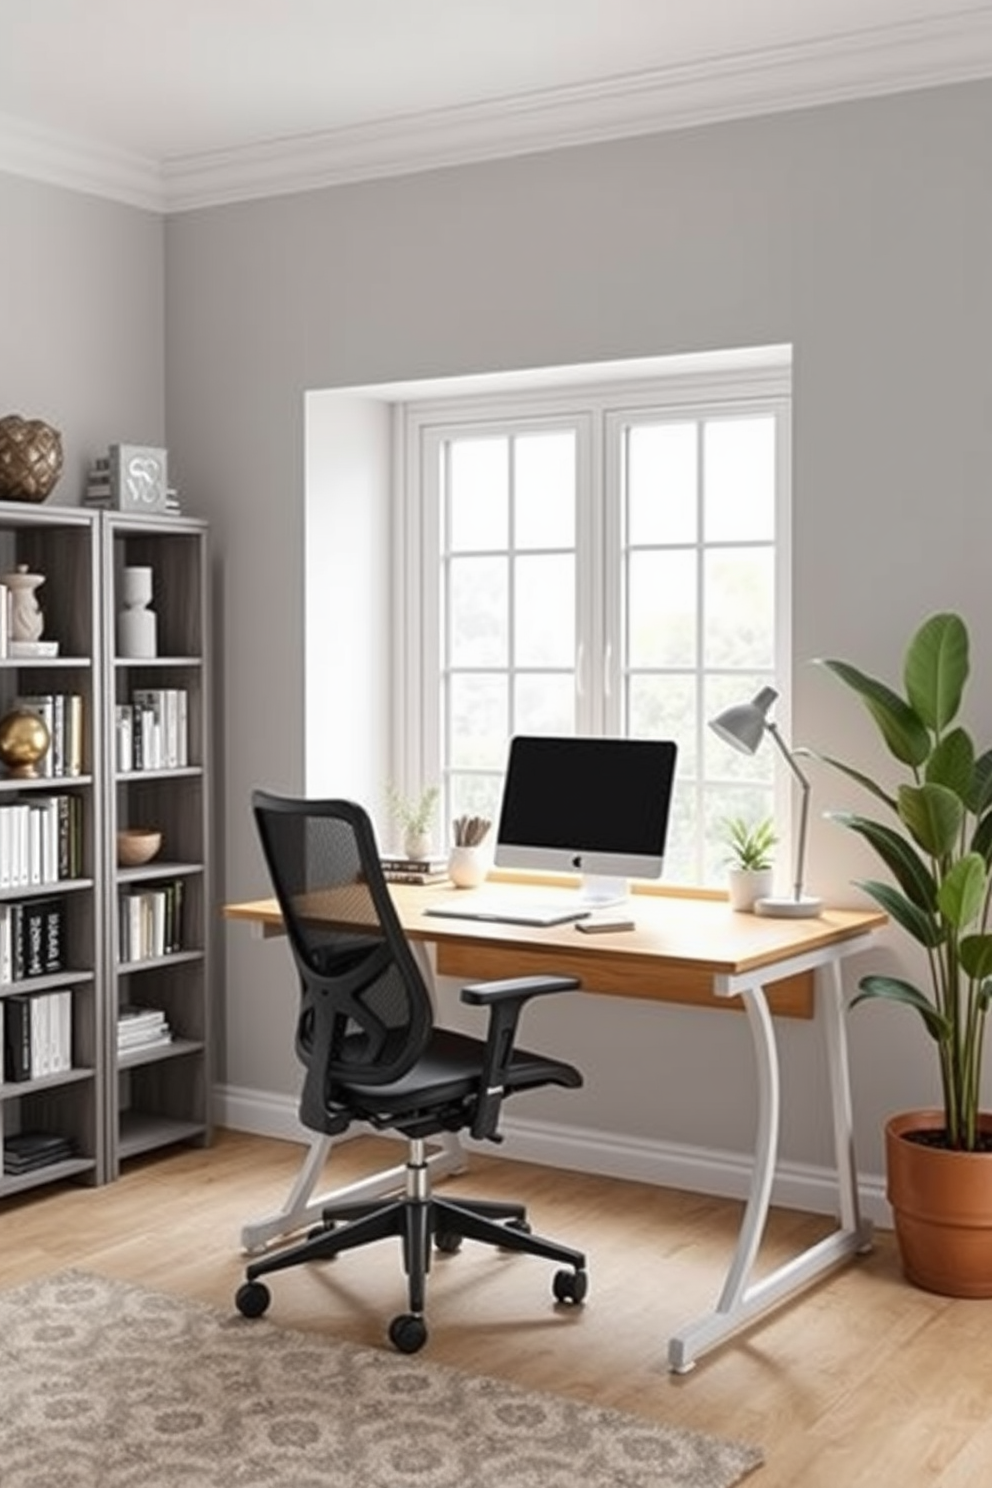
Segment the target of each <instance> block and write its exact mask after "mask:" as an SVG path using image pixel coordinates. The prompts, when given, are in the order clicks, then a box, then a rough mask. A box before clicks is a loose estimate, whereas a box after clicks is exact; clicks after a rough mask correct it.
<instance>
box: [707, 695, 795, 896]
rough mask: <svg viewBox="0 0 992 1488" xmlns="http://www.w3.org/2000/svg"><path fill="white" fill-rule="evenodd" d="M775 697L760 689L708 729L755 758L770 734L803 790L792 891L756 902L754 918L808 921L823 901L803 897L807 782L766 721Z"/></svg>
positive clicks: (781, 741)
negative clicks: (765, 916)
mask: <svg viewBox="0 0 992 1488" xmlns="http://www.w3.org/2000/svg"><path fill="white" fill-rule="evenodd" d="M777 697H778V693H777V692H776V691H775V689H774V687H763V688H762V689H761V691H760V692H759V693H757V694H756V696H755V697H754V698H752V700H751V701H750V702H749V703H738V704H736V705H735V706H734V707H733V708H725V709H724V710H723V712H722V713H720V714H718V715H717V717H716V718H712V719H711V720H710V728H711V729H712V730H713V732H714V733H715V734H717V735H718V736H719V737H720V738H721V739H723V740H724V741H725V742H726V743H727V744H732V745H733V746H734V748H735V749H739V750H740V751H741V753H742V754H754V753H755V752H756V750H757V749H758V746H759V745H760V743H761V741H762V739H763V738H764V736H765V734H766V733H768V734H771V736H772V738H773V739H774V741H775V743H776V744H777V745H778V748H779V749H780V750H781V752H782V755H783V757H784V759H785V762H786V764H787V765H788V766H789V769H790V770H791V771H792V773H793V775H795V777H796V779H797V780H798V781H799V785H800V787H801V789H802V805H801V807H800V811H799V841H798V844H797V846H796V874H795V887H794V891H793V893H792V894H791V895H789V896H785V895H783V896H782V897H776V896H774V895H772V896H769V897H768V898H766V899H759V900H758V901H757V902H756V904H755V906H754V912H755V914H760V915H780V916H785V917H788V918H790V919H797V920H798V919H811V918H813V917H815V916H816V915H818V914H820V913H821V912H822V910H823V900H822V899H816V898H813V897H812V896H811V895H808V894H804V893H803V867H804V864H805V860H806V827H807V823H808V821H809V781H808V780H807V779H806V776H805V775H804V774H803V772H802V770H800V768H799V766H798V765H797V764H796V759H795V755H794V754H793V753H792V751H791V750H790V749H788V748H787V747H786V745H785V741H784V740H783V738H782V735H781V734H780V733H779V731H778V729H777V728H776V726H775V724H774V723H773V722H772V720H771V719H770V718H769V717H768V710H769V709H770V708H771V706H772V704H773V703H774V701H775V699H776V698H777Z"/></svg>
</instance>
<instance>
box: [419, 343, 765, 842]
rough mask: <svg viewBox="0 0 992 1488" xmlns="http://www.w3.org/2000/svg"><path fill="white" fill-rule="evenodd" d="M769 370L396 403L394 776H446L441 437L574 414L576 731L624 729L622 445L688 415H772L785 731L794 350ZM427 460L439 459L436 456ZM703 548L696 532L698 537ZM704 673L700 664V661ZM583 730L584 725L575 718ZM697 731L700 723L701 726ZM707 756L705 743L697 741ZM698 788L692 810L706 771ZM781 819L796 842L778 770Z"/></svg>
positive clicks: (528, 425) (566, 382) (748, 368)
mask: <svg viewBox="0 0 992 1488" xmlns="http://www.w3.org/2000/svg"><path fill="white" fill-rule="evenodd" d="M773 351H774V355H773V356H771V357H770V358H769V361H768V363H767V364H761V363H760V361H759V363H758V364H757V365H755V364H753V363H752V364H746V365H744V366H741V367H738V368H736V369H731V370H727V369H723V370H719V371H711V370H706V371H702V372H685V371H677V372H673V374H672V375H670V376H652V377H649V378H645V377H639V376H632V377H631V378H630V379H624V378H622V377H617V378H613V377H611V378H610V379H609V380H608V381H602V382H599V381H596V380H595V379H591V380H589V381H587V382H577V381H573V380H571V379H569V378H566V379H563V380H562V381H561V382H560V383H559V384H558V385H552V386H546V387H541V388H537V389H533V390H528V391H526V392H522V391H518V390H514V391H509V392H499V391H496V392H493V393H491V394H478V393H469V394H466V395H465V396H464V397H459V396H457V395H455V396H443V397H425V398H423V399H418V398H415V397H413V398H408V399H406V400H404V401H402V402H397V403H396V405H395V407H394V420H395V422H394V436H395V437H394V441H393V448H394V451H395V453H396V464H395V469H394V486H393V490H394V505H393V518H394V520H393V523H392V531H393V534H394V539H395V548H394V553H393V575H394V600H395V605H394V610H393V619H394V627H393V652H392V654H393V662H394V665H393V674H392V687H391V693H392V697H393V699H394V708H395V712H394V717H393V727H392V740H391V759H392V761H393V766H394V768H393V773H392V778H393V779H394V780H395V781H396V782H397V783H398V784H399V786H400V787H401V789H404V790H406V791H408V792H410V793H413V792H416V791H418V790H419V789H420V787H421V785H422V784H423V783H424V782H428V781H434V780H437V779H439V778H440V773H441V756H440V751H441V740H440V730H439V726H438V725H439V719H440V702H439V670H440V654H439V646H438V636H439V632H438V626H439V615H438V594H439V583H438V576H439V563H440V559H439V524H438V503H437V500H436V484H435V481H434V478H433V470H434V469H436V455H437V449H438V446H439V443H440V441H441V440H442V439H444V438H448V437H457V436H462V435H467V434H471V433H475V434H479V433H502V432H507V430H508V427H510V426H512V430H513V431H514V432H515V431H517V430H518V429H524V430H525V429H533V428H540V427H548V426H549V425H553V424H554V423H555V422H559V423H560V422H561V421H563V420H567V421H568V422H569V423H570V424H575V425H578V426H579V427H580V430H581V433H580V436H579V440H578V445H577V486H578V489H579V491H580V497H579V502H578V510H577V514H576V515H577V523H576V551H577V555H578V563H577V570H576V608H577V617H581V619H582V623H583V625H584V624H585V622H586V621H587V620H589V618H590V615H591V617H592V619H591V625H590V626H589V627H588V630H587V634H585V635H583V631H582V626H581V625H578V624H577V632H576V634H577V641H579V642H580V645H579V654H578V655H577V657H576V681H577V686H578V687H579V689H580V691H581V694H582V698H581V702H580V704H579V708H578V709H577V720H579V719H581V727H582V728H588V729H589V730H590V731H593V732H610V731H617V730H618V729H619V726H620V722H621V717H620V706H621V698H622V695H623V693H622V686H623V677H622V672H621V666H622V655H623V647H622V637H621V635H620V634H619V633H618V632H617V627H618V626H620V625H622V623H623V615H622V611H621V606H620V604H619V601H618V593H617V586H619V584H620V582H621V566H620V556H621V555H620V545H621V533H620V525H619V523H618V522H616V521H608V520H607V519H606V515H605V512H606V511H608V510H611V509H612V510H613V511H616V509H617V508H616V503H617V502H618V500H619V492H618V490H617V485H618V482H619V469H620V467H619V461H618V460H617V459H616V458H615V456H616V447H617V441H618V440H619V439H620V438H621V437H622V433H623V429H624V428H625V427H626V426H627V424H629V422H630V421H631V420H632V419H634V420H636V419H644V418H649V417H651V416H652V415H657V416H659V417H667V416H670V415H671V416H677V415H678V414H682V415H683V416H686V417H691V418H693V419H705V418H707V417H726V416H728V415H730V416H732V415H734V414H748V413H754V412H757V411H761V412H773V413H774V414H775V417H776V428H777V440H778V442H777V449H776V469H777V492H776V513H775V543H774V545H775V553H776V561H775V596H774V602H775V667H774V678H773V679H772V682H773V685H774V686H776V687H777V688H778V690H779V692H780V700H779V703H778V704H777V706H776V721H777V722H778V723H779V725H780V727H781V728H782V730H783V733H785V734H786V736H787V737H789V736H791V719H790V688H789V686H788V679H789V678H790V677H791V672H792V649H791V631H792V585H791V570H792V562H791V556H792V524H791V512H792V501H791V458H792V457H791V357H788V356H783V354H782V353H783V349H782V348H774V349H773ZM432 462H433V463H432ZM595 476H598V479H599V481H601V482H602V489H603V492H604V502H603V508H604V509H603V510H601V511H600V512H599V513H597V511H596V510H595V509H594V502H593V501H591V500H588V499H587V500H583V499H582V495H581V493H582V490H583V487H584V486H587V485H588V484H589V482H590V481H591V480H592V479H593V477H595ZM699 547H700V551H702V535H700V538H699ZM597 588H601V592H602V594H603V602H602V604H599V605H593V606H592V607H591V608H590V604H589V600H590V595H591V594H593V593H594V592H595V591H596V589H597ZM698 669H699V670H700V671H701V670H702V668H701V665H700V666H698ZM577 726H578V725H577ZM697 728H698V730H699V732H700V734H701V733H702V730H703V721H702V720H697ZM697 745H698V748H699V758H700V759H702V748H703V740H702V738H700V739H698V740H697ZM700 776H701V779H700V782H699V784H698V787H697V791H698V794H697V807H698V806H699V804H700V800H701V793H702V776H703V772H702V771H700ZM775 782H776V783H775V816H776V821H777V823H778V824H779V828H780V833H779V835H780V840H782V841H784V842H786V843H787V842H788V840H789V820H790V808H791V789H790V782H789V780H788V779H786V778H785V772H784V771H783V770H781V769H780V768H779V766H778V763H777V762H776V765H775Z"/></svg>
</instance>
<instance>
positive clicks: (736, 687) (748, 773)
mask: <svg viewBox="0 0 992 1488" xmlns="http://www.w3.org/2000/svg"><path fill="white" fill-rule="evenodd" d="M769 680H770V679H769V677H768V676H767V675H765V676H757V675H756V676H748V675H747V674H746V673H741V674H740V675H739V676H728V677H707V678H706V681H705V683H704V689H703V690H704V695H705V700H706V718H707V720H709V719H711V718H715V717H716V716H717V714H718V713H722V712H723V710H724V708H731V707H734V706H735V705H736V704H737V703H748V702H750V701H751V699H752V698H753V697H754V695H755V694H756V693H757V692H758V691H759V690H760V689H761V688H762V687H767V686H768V683H769ZM703 738H704V741H705V743H704V751H705V766H704V768H705V773H706V778H707V779H708V780H713V781H716V782H717V783H719V785H720V786H721V788H722V787H723V786H724V785H726V784H728V783H730V782H733V783H734V784H739V783H740V782H741V781H745V780H746V781H754V780H757V781H761V782H763V783H764V784H766V785H769V786H770V785H771V783H772V767H773V765H774V762H775V761H774V756H775V753H776V750H775V745H774V744H773V742H772V740H771V739H764V740H762V742H761V744H760V745H759V747H758V749H757V751H756V752H755V753H754V754H743V753H742V752H741V750H739V749H735V748H734V746H733V745H732V744H728V743H726V741H725V740H723V739H721V738H719V737H718V736H717V735H716V734H715V733H714V732H713V730H712V729H711V728H707V729H706V730H705V731H704V734H703Z"/></svg>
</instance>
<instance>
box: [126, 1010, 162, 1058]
mask: <svg viewBox="0 0 992 1488" xmlns="http://www.w3.org/2000/svg"><path fill="white" fill-rule="evenodd" d="M171 1041H172V1029H171V1028H170V1027H169V1024H168V1022H167V1021H166V1017H165V1014H164V1013H163V1012H162V1010H161V1008H146V1007H135V1006H132V1005H131V1004H125V1006H124V1007H122V1008H121V1009H120V1011H119V1012H118V1014H117V1053H118V1054H131V1053H133V1052H134V1051H135V1050H136V1049H147V1048H149V1047H151V1046H153V1045H155V1044H168V1043H171Z"/></svg>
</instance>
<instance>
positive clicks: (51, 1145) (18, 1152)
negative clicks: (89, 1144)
mask: <svg viewBox="0 0 992 1488" xmlns="http://www.w3.org/2000/svg"><path fill="white" fill-rule="evenodd" d="M75 1152H76V1149H75V1146H74V1144H73V1143H72V1142H71V1141H70V1139H69V1138H68V1137H62V1136H59V1135H58V1134H57V1133H55V1132H36V1131H26V1132H18V1133H17V1134H16V1135H14V1136H10V1137H5V1138H4V1144H3V1170H4V1172H5V1173H6V1174H7V1176H8V1177H12V1178H13V1177H17V1176H18V1175H19V1174H20V1173H33V1172H34V1171H35V1170H36V1169H38V1168H47V1167H49V1166H50V1165H51V1164H52V1163H57V1162H65V1160H66V1159H67V1158H70V1157H74V1156H75Z"/></svg>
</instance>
